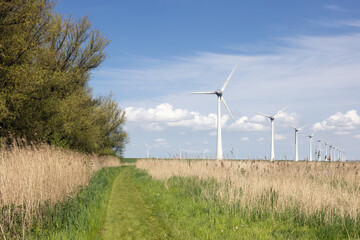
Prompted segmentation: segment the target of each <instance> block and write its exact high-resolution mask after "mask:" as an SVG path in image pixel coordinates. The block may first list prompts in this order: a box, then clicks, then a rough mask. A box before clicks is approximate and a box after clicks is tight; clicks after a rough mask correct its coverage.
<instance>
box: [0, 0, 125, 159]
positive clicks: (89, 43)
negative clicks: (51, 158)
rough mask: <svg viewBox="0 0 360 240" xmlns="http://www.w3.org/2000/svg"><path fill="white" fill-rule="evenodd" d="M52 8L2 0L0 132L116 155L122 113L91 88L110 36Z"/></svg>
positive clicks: (38, 1)
mask: <svg viewBox="0 0 360 240" xmlns="http://www.w3.org/2000/svg"><path fill="white" fill-rule="evenodd" d="M54 5H55V2H54V1H52V0H0V137H3V138H5V139H7V140H8V141H10V139H14V138H15V139H16V138H23V139H26V140H27V141H29V142H47V143H50V144H53V145H57V146H62V147H66V148H71V149H76V150H80V151H84V152H93V153H97V154H100V155H108V154H117V155H121V154H122V152H123V150H124V147H125V144H126V142H127V134H126V133H125V132H124V130H123V126H124V123H125V113H124V111H122V110H121V109H120V108H119V106H118V104H117V103H116V102H115V101H114V100H113V99H112V97H111V96H104V97H94V96H93V94H92V89H91V88H90V87H89V79H90V74H91V72H92V70H94V69H96V68H97V67H99V65H100V64H101V63H102V62H103V60H104V58H105V53H104V49H105V48H106V46H107V45H108V44H109V41H108V40H107V39H106V38H105V37H104V36H103V35H102V34H101V33H100V32H99V31H98V30H96V29H94V28H92V27H91V23H90V22H89V20H88V19H87V17H83V18H80V19H76V18H73V17H70V16H62V15H60V14H58V13H56V11H55V10H54Z"/></svg>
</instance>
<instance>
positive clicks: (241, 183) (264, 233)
mask: <svg viewBox="0 0 360 240" xmlns="http://www.w3.org/2000/svg"><path fill="white" fill-rule="evenodd" d="M137 167H138V168H140V169H144V170H146V171H147V172H148V173H149V174H150V176H152V178H154V179H159V181H161V183H162V184H163V186H164V187H165V189H168V190H169V191H173V189H178V191H179V193H180V195H179V196H181V197H179V199H178V202H179V204H180V202H181V203H183V202H184V201H185V202H186V200H185V199H186V198H189V199H190V200H189V204H190V203H193V202H195V203H196V204H199V206H200V209H202V210H199V209H196V208H195V209H193V212H194V213H193V214H190V213H189V214H190V216H191V217H194V218H195V219H194V221H197V220H196V219H197V218H199V220H200V221H202V222H201V224H200V223H198V224H195V226H202V228H204V229H203V230H202V231H203V233H204V234H205V233H208V234H210V235H211V234H212V235H211V236H212V237H210V238H207V237H205V239H216V237H214V236H217V235H216V232H214V231H213V229H218V228H219V227H220V228H221V229H222V230H223V232H231V231H232V230H234V229H233V228H235V227H237V230H238V229H239V228H240V226H241V225H244V226H246V229H250V230H251V231H250V232H248V234H250V235H251V234H255V235H254V236H257V237H256V238H258V239H265V238H268V239H271V238H291V239H294V238H300V239H301V238H304V239H314V238H318V239H346V238H351V239H357V238H359V235H360V224H359V210H360V202H359V201H360V183H359V181H358V168H359V165H358V163H318V162H312V163H309V162H275V163H271V162H266V161H240V162H238V161H222V162H218V161H178V160H174V161H169V160H138V161H137ZM169 197H170V196H169ZM201 206H203V207H201ZM173 207H175V208H176V205H174V206H173ZM181 208H182V209H184V208H186V206H183V205H182V207H181ZM167 211H173V210H172V208H169V209H167V210H166V211H165V212H167ZM181 211H182V210H181ZM181 211H179V212H178V213H176V214H174V213H173V215H174V216H176V218H177V219H181V218H180V216H179V215H178V214H180V215H181V214H182V212H181ZM166 214H171V213H166ZM201 215H202V217H203V219H202V220H201V218H202V217H200V216H201ZM230 216H231V217H230ZM191 217H189V216H188V217H187V218H186V219H187V220H186V221H187V222H188V224H190V222H191V220H189V219H191ZM234 221H235V222H234ZM184 222H185V221H184ZM215 222H216V224H214V223H215ZM224 223H226V224H224ZM205 226H208V227H205ZM187 228H188V229H191V227H190V226H187ZM195 228H196V227H194V232H195V231H196V230H195ZM225 229H226V230H225ZM256 233H258V234H256ZM194 234H195V233H194ZM214 234H215V235H214ZM244 234H245V233H244ZM210 235H209V236H210ZM250 235H245V236H248V237H250ZM204 236H205V235H204ZM204 236H202V237H204ZM237 236H238V237H239V236H241V235H237ZM228 237H229V238H230V239H236V237H235V238H233V237H234V236H232V235H231V236H230V235H229V236H228ZM200 239H202V238H200Z"/></svg>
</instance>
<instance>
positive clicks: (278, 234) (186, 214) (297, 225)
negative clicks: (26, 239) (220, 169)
mask: <svg viewBox="0 0 360 240" xmlns="http://www.w3.org/2000/svg"><path fill="white" fill-rule="evenodd" d="M130 169H132V171H131V178H132V181H133V184H134V185H135V186H136V189H137V190H138V191H139V192H140V193H141V195H142V198H143V199H144V202H145V203H146V204H147V205H148V206H149V207H150V208H151V209H152V212H153V213H152V215H153V216H156V217H158V218H159V219H162V221H163V222H164V223H166V224H167V227H165V229H170V231H169V232H167V238H169V239H349V238H353V239H354V238H356V237H354V236H358V235H359V232H360V231H359V226H355V225H354V223H352V222H348V223H343V222H342V221H341V220H340V219H339V221H335V222H334V223H332V224H325V223H322V222H321V221H319V218H318V217H317V216H318V215H317V216H313V217H310V218H301V217H299V216H298V215H297V211H296V209H295V210H288V211H287V212H285V213H280V214H278V215H274V214H272V213H271V212H270V211H269V212H266V211H265V212H264V211H263V209H259V210H258V211H257V210H256V209H244V208H243V207H241V206H240V205H239V204H233V205H228V204H225V203H224V202H223V201H221V200H219V199H218V197H217V196H215V195H213V196H211V195H210V196H208V197H207V198H206V199H204V198H203V197H202V194H201V193H202V191H206V190H207V189H209V188H217V183H216V181H214V180H208V181H205V180H199V179H197V178H178V177H173V178H171V179H170V180H169V181H167V183H166V188H165V186H164V183H163V182H161V181H157V180H152V179H151V178H150V177H149V176H148V175H147V174H146V173H145V172H142V171H140V170H136V169H135V168H130ZM209 192H212V191H209ZM350 229H352V230H350Z"/></svg>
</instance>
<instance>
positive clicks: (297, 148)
mask: <svg viewBox="0 0 360 240" xmlns="http://www.w3.org/2000/svg"><path fill="white" fill-rule="evenodd" d="M288 124H289V123H288ZM307 125H309V124H306V125H304V126H302V127H299V128H296V127H294V126H292V125H290V124H289V126H290V127H292V128H293V129H294V130H295V161H299V147H298V146H299V143H298V132H299V131H301V130H302V129H303V128H304V127H306V126H307Z"/></svg>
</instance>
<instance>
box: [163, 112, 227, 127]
mask: <svg viewBox="0 0 360 240" xmlns="http://www.w3.org/2000/svg"><path fill="white" fill-rule="evenodd" d="M190 115H191V117H192V118H191V119H184V120H180V121H176V122H167V125H168V126H171V127H190V128H192V129H195V130H210V129H216V121H217V120H216V119H217V115H216V114H214V113H210V114H208V115H207V116H203V115H201V114H200V113H198V112H191V113H190ZM228 120H229V116H228V115H223V116H222V117H221V120H220V121H221V126H222V127H225V125H226V122H227V121H228Z"/></svg>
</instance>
